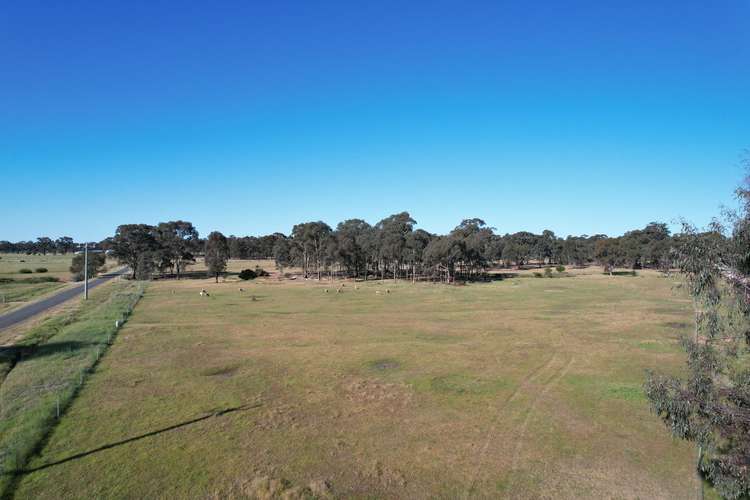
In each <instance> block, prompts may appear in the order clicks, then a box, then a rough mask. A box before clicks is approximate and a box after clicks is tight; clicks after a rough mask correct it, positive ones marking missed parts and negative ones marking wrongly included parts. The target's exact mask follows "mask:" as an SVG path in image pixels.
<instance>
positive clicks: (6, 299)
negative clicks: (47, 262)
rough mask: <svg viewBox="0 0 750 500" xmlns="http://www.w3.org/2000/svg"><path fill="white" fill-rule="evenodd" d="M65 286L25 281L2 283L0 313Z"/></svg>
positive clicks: (54, 283)
mask: <svg viewBox="0 0 750 500" xmlns="http://www.w3.org/2000/svg"><path fill="white" fill-rule="evenodd" d="M63 286H65V284H64V283H59V282H50V281H47V282H41V283H33V282H32V283H28V282H23V281H12V282H0V313H3V312H7V311H9V310H10V309H13V308H14V307H18V306H20V305H23V304H24V303H26V302H28V301H30V300H33V299H36V298H38V297H41V296H42V295H46V294H48V293H50V292H53V291H55V290H59V289H60V288H62V287H63Z"/></svg>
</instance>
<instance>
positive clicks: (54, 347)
mask: <svg viewBox="0 0 750 500" xmlns="http://www.w3.org/2000/svg"><path fill="white" fill-rule="evenodd" d="M105 345H107V342H78V341H64V342H47V343H44V344H32V345H11V346H4V347H0V362H2V361H6V362H7V361H11V362H12V363H13V364H16V363H18V362H19V361H26V360H29V359H35V358H41V357H45V356H53V355H55V354H60V353H70V354H73V353H76V352H78V351H79V350H81V349H83V348H85V347H91V346H105Z"/></svg>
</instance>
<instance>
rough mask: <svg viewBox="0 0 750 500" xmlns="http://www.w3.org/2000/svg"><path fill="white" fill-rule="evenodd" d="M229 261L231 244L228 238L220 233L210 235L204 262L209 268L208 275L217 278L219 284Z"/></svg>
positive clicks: (215, 232)
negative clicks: (220, 276)
mask: <svg viewBox="0 0 750 500" xmlns="http://www.w3.org/2000/svg"><path fill="white" fill-rule="evenodd" d="M228 259H229V243H228V242H227V238H226V237H225V236H224V235H223V234H221V233H220V232H218V231H214V232H212V233H211V234H209V235H208V238H207V239H206V253H205V256H204V260H205V262H206V267H207V268H208V275H209V276H213V277H215V278H216V282H217V283H218V282H219V274H221V273H223V272H224V271H225V270H226V268H227V260H228Z"/></svg>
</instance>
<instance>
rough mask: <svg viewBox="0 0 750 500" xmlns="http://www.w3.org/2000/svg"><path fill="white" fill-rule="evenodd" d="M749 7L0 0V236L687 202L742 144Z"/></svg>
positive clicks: (572, 226) (625, 209)
mask: <svg viewBox="0 0 750 500" xmlns="http://www.w3.org/2000/svg"><path fill="white" fill-rule="evenodd" d="M606 4H610V5H606ZM615 4H616V5H615ZM749 16H750V3H748V2H746V1H744V0H743V1H721V0H719V1H716V2H705V1H701V2H690V1H687V2H685V1H680V2H677V1H671V2H658V1H656V2H654V1H644V2H599V1H597V2H501V1H492V2H458V1H456V2H441V1H429V2H416V1H413V2H403V1H401V2H388V1H385V2H382V1H381V2H372V3H365V2H351V1H341V2H284V1H280V2H255V3H254V2H236V3H224V2H210V3H209V2H205V3H203V4H199V3H179V4H178V3H173V4H172V3H169V2H106V1H97V2H89V3H85V2H76V1H73V2H34V1H23V2H21V1H16V2H8V3H6V4H5V5H4V6H3V12H2V14H0V68H2V73H3V74H2V77H0V179H1V180H2V185H3V188H2V196H3V199H2V210H1V212H0V239H9V240H18V239H30V238H35V237H36V236H40V235H49V236H52V237H56V236H61V235H70V236H73V237H75V238H76V239H90V240H98V239H101V238H103V237H105V236H108V235H110V234H112V233H113V232H114V229H115V227H116V226H117V225H118V224H121V223H134V222H145V223H156V222H159V221H164V220H171V219H177V218H181V219H186V220H190V221H192V222H193V223H195V224H196V226H197V227H198V229H199V231H200V232H201V234H204V235H205V234H207V233H208V232H209V231H211V230H220V231H222V232H224V233H225V234H238V235H240V234H241V235H245V234H265V233H270V232H274V231H282V232H287V233H288V232H289V230H290V229H291V226H292V225H293V224H295V223H297V222H302V221H309V220H319V219H321V220H324V221H326V222H328V223H329V224H332V225H335V224H336V223H337V222H339V221H341V220H343V219H346V218H352V217H358V218H364V219H366V220H368V221H369V222H372V223H374V222H377V221H378V220H379V219H381V218H383V217H385V216H387V215H390V214H392V213H395V212H399V211H402V210H407V211H409V212H410V213H411V214H412V216H413V217H414V218H415V219H416V220H417V221H418V223H419V226H420V227H422V228H424V229H427V230H428V231H434V232H445V231H448V230H450V229H451V228H452V227H454V226H455V225H456V224H457V223H458V222H460V220H461V219H463V218H468V217H481V218H483V219H485V220H486V221H487V222H488V223H489V224H490V225H492V226H494V227H496V228H497V229H498V231H499V232H501V233H505V232H513V231H518V230H531V231H535V232H539V231H541V230H542V229H545V228H550V229H552V230H554V231H555V232H556V233H557V234H559V235H563V236H564V235H567V234H582V233H587V234H594V233H607V234H620V233H622V232H623V231H625V230H628V229H632V228H636V227H642V226H643V225H645V224H646V223H648V222H649V221H652V220H662V221H667V222H669V221H671V220H673V219H676V218H678V217H686V218H688V219H691V220H693V221H695V222H696V223H699V224H704V223H706V222H707V221H708V220H709V219H710V218H711V217H712V216H714V215H716V214H718V212H719V206H720V205H721V204H726V205H731V204H732V202H733V197H732V191H733V189H734V188H735V187H736V186H737V184H738V183H739V182H740V180H741V179H742V177H743V170H742V168H741V167H740V158H741V153H742V150H743V149H744V148H748V147H750V37H748V36H747V30H746V26H747V22H748V19H749V18H750V17H749Z"/></svg>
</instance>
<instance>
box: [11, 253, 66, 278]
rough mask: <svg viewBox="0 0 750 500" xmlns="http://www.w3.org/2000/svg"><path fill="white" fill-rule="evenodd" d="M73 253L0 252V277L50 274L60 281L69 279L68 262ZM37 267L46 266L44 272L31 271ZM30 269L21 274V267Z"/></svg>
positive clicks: (26, 276)
mask: <svg viewBox="0 0 750 500" xmlns="http://www.w3.org/2000/svg"><path fill="white" fill-rule="evenodd" d="M72 261H73V254H72V253H69V254H64V255H56V254H47V255H25V254H17V253H0V278H14V279H18V278H28V277H30V276H52V277H55V278H59V279H60V280H62V281H67V280H69V279H70V263H71V262H72ZM39 267H45V268H47V272H46V273H37V272H33V271H34V270H35V269H37V268H39ZM24 268H26V269H31V270H32V272H33V273H32V274H23V273H20V272H19V271H20V270H21V269H24Z"/></svg>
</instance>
